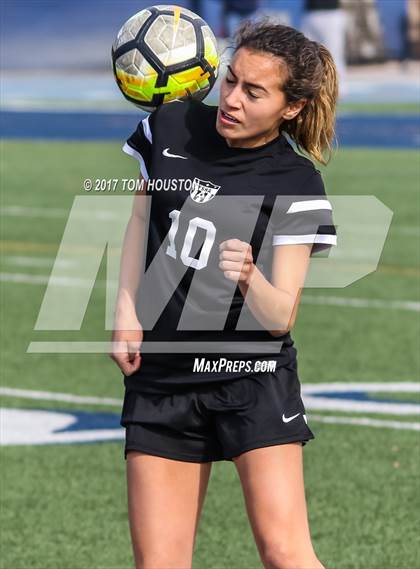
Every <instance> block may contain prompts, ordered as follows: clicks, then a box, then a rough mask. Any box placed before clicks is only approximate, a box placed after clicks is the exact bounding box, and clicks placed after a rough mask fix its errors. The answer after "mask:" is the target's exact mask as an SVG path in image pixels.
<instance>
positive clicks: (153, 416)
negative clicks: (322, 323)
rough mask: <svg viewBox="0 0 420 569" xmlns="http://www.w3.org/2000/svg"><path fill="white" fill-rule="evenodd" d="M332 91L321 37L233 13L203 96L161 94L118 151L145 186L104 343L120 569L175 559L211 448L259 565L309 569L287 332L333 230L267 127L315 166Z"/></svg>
mask: <svg viewBox="0 0 420 569" xmlns="http://www.w3.org/2000/svg"><path fill="white" fill-rule="evenodd" d="M336 99H337V76H336V69H335V66H334V63H333V61H332V59H331V56H330V54H329V52H328V51H327V50H326V49H325V48H324V47H323V46H322V45H319V44H317V43H315V42H312V41H309V40H308V39H307V38H306V37H305V36H304V35H303V34H301V33H300V32H298V31H296V30H294V29H292V28H289V27H285V26H282V25H278V24H273V23H270V22H269V21H260V22H253V23H251V22H246V23H245V24H244V25H243V26H242V27H241V28H240V30H239V32H238V34H237V36H236V46H235V51H234V55H233V58H232V60H231V63H230V65H229V66H228V70H227V74H226V76H225V77H224V78H223V81H222V85H221V91H220V101H219V106H218V107H211V106H207V105H205V104H203V103H201V102H197V101H194V100H190V101H187V102H181V101H177V102H173V103H170V104H165V105H162V106H160V107H158V108H157V109H156V110H155V111H154V112H153V113H152V114H151V115H150V116H149V117H148V118H146V119H144V120H143V121H141V122H140V123H139V125H138V127H137V130H136V131H135V132H134V133H133V135H132V136H131V137H130V138H129V139H128V141H127V143H126V144H125V146H124V150H125V151H126V152H127V153H128V154H130V155H132V156H135V157H136V158H137V159H138V160H139V162H140V169H141V178H140V179H141V180H145V182H146V183H145V184H144V186H143V187H142V188H141V190H140V192H139V195H136V196H135V198H134V207H133V213H132V216H131V219H130V221H129V224H128V227H127V232H126V236H125V240H124V246H123V253H122V261H121V276H120V288H119V294H118V299H117V309H116V317H115V330H114V332H113V346H114V348H113V353H112V354H111V356H112V358H113V359H114V360H115V361H116V362H117V363H118V365H119V367H120V368H121V370H122V372H123V373H124V384H125V398H124V406H123V410H122V418H121V425H123V426H124V427H126V444H125V458H126V461H127V484H128V506H129V521H130V530H131V537H132V543H133V550H134V557H135V563H136V568H137V569H140V568H147V569H152V568H161V569H163V568H165V569H169V568H175V567H176V568H181V567H182V568H183V569H185V568H187V567H191V564H192V556H193V549H194V542H195V537H196V532H197V527H198V523H199V517H200V513H201V509H202V506H203V501H204V497H205V494H206V488H207V484H208V480H209V476H210V470H211V464H212V461H215V460H231V461H233V462H234V464H235V466H236V468H237V470H238V473H239V477H240V480H241V484H242V488H243V492H244V497H245V501H246V507H247V513H248V516H249V520H250V524H251V527H252V530H253V533H254V536H255V540H256V544H257V547H258V551H259V554H260V556H261V560H262V563H263V564H264V567H266V568H270V569H273V568H281V569H319V568H322V567H323V565H322V564H321V563H320V561H319V560H318V558H317V556H316V554H315V552H314V549H313V546H312V543H311V537H310V531H309V527H308V517H307V508H306V501H305V490H304V480H303V458H302V454H303V451H302V449H303V446H304V445H305V444H306V443H307V442H308V441H309V440H310V439H313V438H314V435H313V433H312V431H311V430H310V429H309V427H308V423H307V418H306V415H305V408H304V405H303V402H302V399H301V392H300V382H299V378H298V374H297V359H296V349H295V348H294V347H293V340H292V339H291V337H290V330H291V328H292V327H293V325H294V322H295V320H296V314H297V308H298V304H299V298H300V294H301V290H302V288H303V286H304V280H305V276H306V272H307V269H308V265H309V261H310V256H311V255H313V254H314V253H316V252H317V251H320V250H322V249H328V248H329V247H331V245H335V244H336V233H335V228H334V225H333V224H332V212H331V204H330V202H329V201H328V199H327V197H326V194H325V190H324V186H323V183H322V180H321V176H320V174H319V172H318V170H316V169H315V167H314V165H313V163H312V161H311V160H309V159H308V158H305V157H304V156H302V155H301V154H298V153H297V152H296V151H295V150H294V148H293V146H292V145H291V144H290V143H289V142H288V140H287V138H286V137H285V136H284V133H287V134H288V136H289V138H290V139H292V140H293V141H294V142H295V143H296V145H297V146H298V147H299V148H300V149H302V150H303V151H306V153H307V154H308V155H309V156H310V157H312V158H314V159H316V160H318V161H320V162H323V163H325V162H326V160H325V158H324V155H325V152H327V153H328V152H329V151H330V148H331V140H332V137H333V132H334V116H335V105H336ZM146 188H147V190H146ZM146 191H147V197H146ZM149 195H150V196H151V201H149V199H148V197H149ZM147 221H148V224H147ZM146 235H147V240H146V241H147V251H146V253H145V257H144V252H143V246H142V245H141V244H142V239H143V236H146ZM144 258H145V261H146V262H145V263H144ZM143 263H144V267H143ZM139 266H140V268H141V269H144V270H143V271H141V270H139ZM140 274H141V278H140ZM139 291H140V292H139ZM314 333H316V330H314Z"/></svg>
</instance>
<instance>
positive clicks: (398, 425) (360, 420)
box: [308, 415, 420, 431]
mask: <svg viewBox="0 0 420 569" xmlns="http://www.w3.org/2000/svg"><path fill="white" fill-rule="evenodd" d="M308 421H319V422H320V423H335V424H337V423H338V424H342V425H362V426H364V427H380V428H383V427H388V428H390V429H404V430H408V431H420V423H409V422H408V421H385V420H382V419H370V418H369V417H333V416H329V417H325V416H323V415H309V417H308Z"/></svg>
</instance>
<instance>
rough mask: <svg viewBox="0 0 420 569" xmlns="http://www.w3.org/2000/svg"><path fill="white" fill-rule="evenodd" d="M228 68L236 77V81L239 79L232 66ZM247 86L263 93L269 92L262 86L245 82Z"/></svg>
mask: <svg viewBox="0 0 420 569" xmlns="http://www.w3.org/2000/svg"><path fill="white" fill-rule="evenodd" d="M227 68H228V69H229V71H230V72H231V73H232V75H233V76H234V77H235V79H237V77H236V75H235V74H234V72H233V69H232V67H231V66H230V65H228V66H227ZM245 85H247V87H254V89H262V90H263V91H265V92H266V93H268V91H267V89H266V88H265V87H263V86H262V85H258V84H257V83H249V81H245Z"/></svg>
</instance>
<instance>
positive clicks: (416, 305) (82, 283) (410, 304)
mask: <svg viewBox="0 0 420 569" xmlns="http://www.w3.org/2000/svg"><path fill="white" fill-rule="evenodd" d="M0 281H1V282H6V283H17V284H33V285H47V284H50V285H54V286H64V287H69V286H70V287H72V286H75V287H81V288H91V287H92V282H91V281H90V280H89V279H80V278H77V277H51V276H49V275H31V274H28V273H7V272H1V273H0ZM95 284H96V285H97V286H100V287H105V286H106V282H105V281H100V280H99V281H96V282H95ZM109 286H116V283H112V282H110V283H109ZM300 301H301V302H302V303H303V304H312V305H322V306H325V305H330V306H344V307H351V308H380V309H382V308H383V309H386V310H389V309H394V310H408V311H409V312H420V302H416V301H413V300H378V299H370V298H351V297H340V296H322V295H310V294H305V293H304V294H303V295H302V296H301V300H300Z"/></svg>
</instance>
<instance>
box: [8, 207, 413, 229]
mask: <svg viewBox="0 0 420 569" xmlns="http://www.w3.org/2000/svg"><path fill="white" fill-rule="evenodd" d="M70 211H71V208H69V209H65V208H41V207H26V206H20V205H9V206H3V207H1V208H0V215H2V216H7V217H44V218H50V219H51V218H55V219H61V218H67V217H68V216H69V214H70ZM73 215H74V214H73ZM82 216H83V217H87V218H89V219H91V218H92V217H96V218H98V219H110V218H112V219H114V218H115V215H114V214H113V213H112V212H109V211H106V210H104V211H100V210H97V211H94V212H92V211H88V212H85V213H84V214H82ZM351 227H352V228H353V229H363V233H364V234H366V235H367V234H369V235H376V234H378V233H379V234H380V235H382V232H383V228H382V227H381V226H378V228H376V227H375V225H371V226H370V227H366V226H364V225H363V226H362V225H360V224H358V223H354V224H352V226H351ZM390 231H391V232H392V233H395V234H401V235H407V236H419V235H420V227H419V226H417V225H411V226H401V227H400V226H391V228H390Z"/></svg>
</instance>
